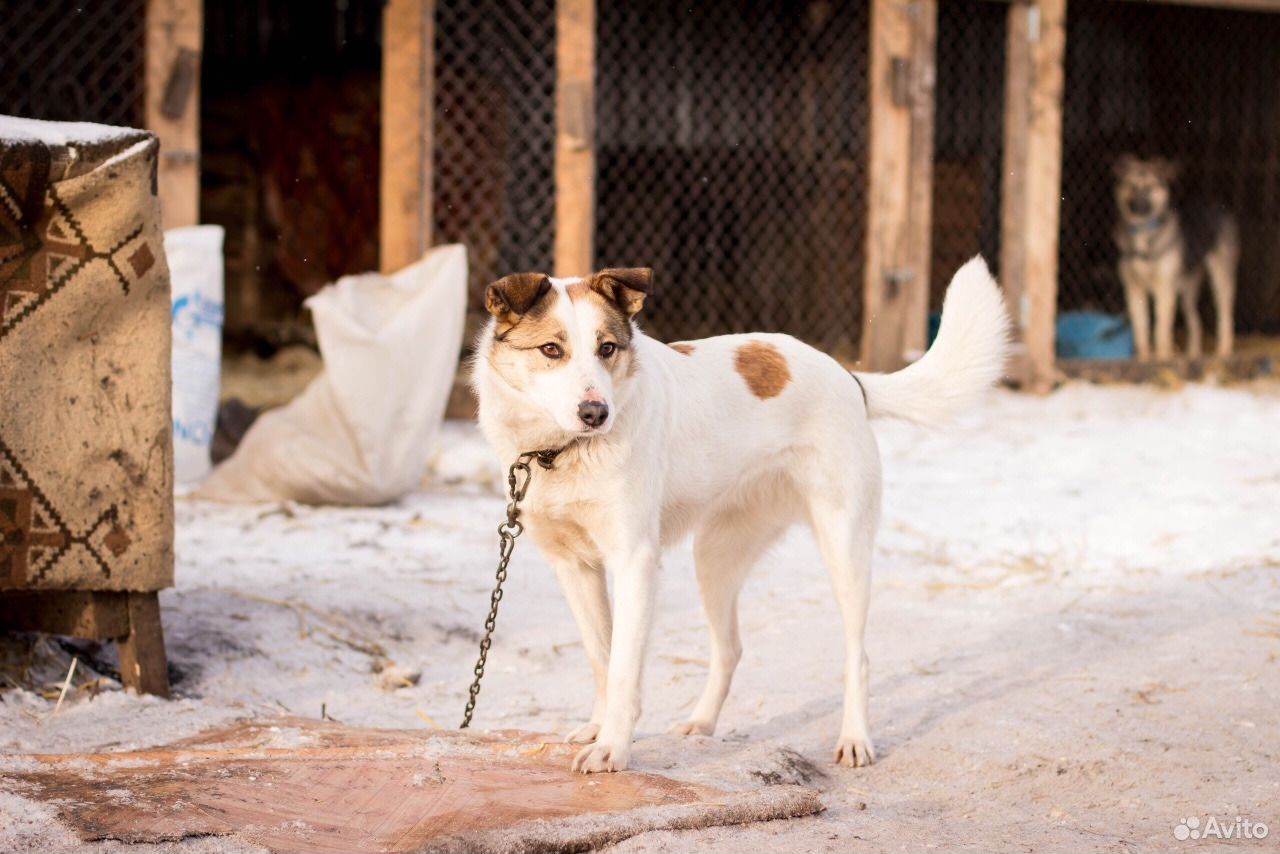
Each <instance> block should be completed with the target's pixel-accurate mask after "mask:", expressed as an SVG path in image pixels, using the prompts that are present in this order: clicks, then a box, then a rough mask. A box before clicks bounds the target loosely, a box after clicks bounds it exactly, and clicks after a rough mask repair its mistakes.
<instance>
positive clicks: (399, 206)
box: [379, 0, 436, 273]
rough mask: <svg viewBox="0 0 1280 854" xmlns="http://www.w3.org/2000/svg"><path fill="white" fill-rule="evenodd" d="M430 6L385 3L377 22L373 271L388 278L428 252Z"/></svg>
mask: <svg viewBox="0 0 1280 854" xmlns="http://www.w3.org/2000/svg"><path fill="white" fill-rule="evenodd" d="M435 20H436V11H435V0H388V2H387V4H386V8H385V9H384V11H383V19H382V44H383V48H382V166H381V172H382V175H381V188H380V197H381V202H380V223H379V266H380V267H381V268H382V271H383V272H384V273H392V272H395V271H396V270H399V269H401V268H403V267H406V266H408V265H409V264H412V263H413V262H414V261H417V260H418V259H419V258H421V257H422V256H423V254H425V253H426V251H427V250H428V249H430V248H431V242H432V234H431V231H432V225H433V221H432V214H433V207H432V199H433V188H432V171H433V170H432V166H433V163H432V161H433V132H434V124H433V123H434V121H435V110H434V107H435V103H434V99H435Z"/></svg>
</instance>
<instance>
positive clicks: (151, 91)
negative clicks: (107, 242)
mask: <svg viewBox="0 0 1280 854" xmlns="http://www.w3.org/2000/svg"><path fill="white" fill-rule="evenodd" d="M203 27H204V3H203V2H202V0H147V36H146V69H147V71H146V122H147V129H148V130H150V131H151V132H152V133H154V134H155V135H156V136H157V137H159V138H160V164H159V168H158V174H157V183H158V189H159V195H160V219H161V223H162V225H163V226H164V227H165V228H177V227H179V226H185V225H196V224H198V223H199V222H200V51H201V48H202V44H203V36H204V33H203Z"/></svg>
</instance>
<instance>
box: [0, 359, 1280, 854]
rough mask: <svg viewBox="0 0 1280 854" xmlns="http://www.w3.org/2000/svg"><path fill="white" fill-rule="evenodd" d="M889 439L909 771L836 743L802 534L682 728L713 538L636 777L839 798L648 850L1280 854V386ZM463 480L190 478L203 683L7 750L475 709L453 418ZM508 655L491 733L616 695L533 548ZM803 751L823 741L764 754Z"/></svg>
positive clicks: (661, 655) (882, 616)
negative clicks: (1212, 839)
mask: <svg viewBox="0 0 1280 854" xmlns="http://www.w3.org/2000/svg"><path fill="white" fill-rule="evenodd" d="M876 432H877V435H878V437H879V440H880V444H881V449H882V453H883V456H884V461H885V464H884V469H885V478H886V488H885V505H884V517H883V523H882V528H881V534H880V538H879V541H878V547H877V552H876V566H875V579H876V580H875V590H876V596H875V599H874V600H873V604H872V616H871V625H870V632H869V649H870V654H871V660H872V680H871V686H872V726H873V734H874V735H875V737H876V741H877V746H878V748H879V749H880V752H881V757H882V758H881V761H880V762H879V763H878V764H877V765H875V766H874V767H872V768H870V769H863V770H857V771H855V770H846V769H836V768H834V767H831V766H830V765H829V764H828V761H829V757H828V753H829V749H830V747H831V746H832V745H833V743H834V740H835V736H836V732H837V728H838V720H839V703H840V672H841V666H842V662H841V655H840V652H839V649H840V646H839V640H838V639H839V637H840V633H839V622H838V615H837V614H836V610H835V608H834V606H833V605H832V604H831V603H830V601H829V599H828V580H827V577H826V573H825V570H824V569H823V568H822V566H821V564H820V562H819V560H818V557H817V554H816V550H815V548H814V546H813V544H812V542H811V541H810V539H809V537H808V534H807V532H804V531H801V530H796V531H794V532H793V533H792V534H791V535H789V537H788V538H787V539H786V541H785V542H784V543H783V544H782V545H780V546H779V547H777V548H775V550H774V552H773V553H772V554H771V555H770V556H768V557H767V558H766V559H765V560H764V561H763V562H762V563H761V565H760V566H759V567H758V568H757V570H756V572H755V574H754V575H753V576H752V578H751V580H750V581H748V584H747V588H746V591H745V593H744V595H743V604H742V608H743V613H742V627H743V635H744V641H745V644H746V653H745V655H744V658H743V661H742V665H741V667H740V669H739V675H738V678H737V681H736V683H735V685H734V690H733V692H732V693H731V695H730V698H729V701H728V704H727V705H726V708H725V713H724V717H723V718H722V721H721V731H720V733H718V734H717V735H716V736H714V737H711V738H693V739H677V738H676V737H675V736H668V735H665V734H664V733H665V731H666V729H667V727H668V726H669V725H670V724H672V723H674V722H676V721H678V720H680V719H682V717H683V715H685V714H686V713H687V712H688V711H689V709H690V708H691V707H692V704H693V702H694V700H695V699H696V697H697V694H698V692H699V690H700V689H701V680H702V679H703V677H704V674H705V670H706V659H705V657H706V640H705V628H704V623H703V620H702V617H701V614H700V611H699V603H698V599H697V594H696V585H695V583H694V580H693V568H692V563H691V555H690V549H689V548H688V546H687V545H686V546H684V547H681V548H678V549H676V550H675V551H673V552H672V553H671V554H670V555H669V556H668V558H667V559H666V561H665V566H664V580H663V586H662V592H661V607H660V612H659V615H658V618H657V624H656V626H655V630H654V633H653V644H652V647H651V655H650V660H649V665H648V670H647V674H646V693H645V706H644V713H643V717H642V719H641V721H640V727H639V731H640V734H641V738H640V741H639V742H638V744H637V746H636V749H635V751H634V754H633V764H634V765H635V766H637V767H639V768H644V769H652V770H658V771H661V772H662V773H668V774H674V775H686V776H691V777H700V778H702V779H708V780H713V781H716V782H719V783H721V784H724V785H730V786H733V785H760V784H762V782H761V781H762V780H765V779H766V778H772V779H777V778H778V777H779V776H781V778H782V779H789V780H791V779H794V780H803V781H806V782H808V784H809V785H814V786H818V787H820V788H821V789H823V791H824V792H825V794H824V798H825V800H826V802H827V804H828V807H829V809H828V811H827V812H826V813H824V814H823V815H821V816H818V817H815V818H810V819H804V820H798V821H792V822H774V823H770V824H765V825H758V826H752V827H745V828H729V829H716V830H708V831H698V832H684V833H678V834H672V833H655V834H646V835H643V836H641V837H637V838H635V839H632V840H629V841H628V842H626V843H623V844H622V845H620V846H618V848H619V849H621V850H688V849H691V848H696V849H699V850H726V851H728V850H740V849H756V850H792V849H808V850H866V849H884V848H895V849H896V848H912V849H919V848H924V847H929V846H933V845H937V846H938V847H942V848H991V847H998V848H1024V849H1049V848H1052V849H1061V848H1076V849H1078V848H1103V849H1108V850H1120V849H1126V848H1132V847H1135V846H1136V847H1147V848H1150V847H1159V848H1169V847H1173V846H1175V845H1177V844H1178V843H1177V842H1175V839H1174V837H1173V835H1172V829H1173V827H1174V826H1175V825H1177V824H1178V823H1179V821H1180V819H1182V818H1186V817H1189V816H1198V817H1200V819H1201V821H1204V820H1205V818H1206V817H1207V816H1209V815H1215V816H1216V817H1217V818H1218V820H1219V821H1221V820H1222V819H1223V818H1224V817H1229V818H1230V819H1231V820H1234V818H1235V817H1236V816H1243V817H1245V818H1249V819H1251V820H1254V821H1263V822H1266V823H1268V824H1269V825H1270V826H1271V827H1273V828H1274V831H1273V833H1272V836H1271V838H1270V839H1269V840H1266V841H1261V842H1259V841H1254V842H1250V841H1248V840H1244V841H1242V842H1241V843H1238V844H1239V845H1243V846H1244V847H1249V846H1254V847H1265V846H1267V845H1270V846H1271V847H1273V848H1274V845H1275V844H1276V840H1277V839H1278V838H1280V747H1278V746H1277V745H1278V744H1280V740H1278V739H1277V735H1280V384H1277V383H1269V384H1268V383H1261V384H1253V385H1250V386H1242V387H1234V388H1215V387H1209V386H1191V387H1187V388H1185V389H1182V390H1180V391H1162V390H1156V389H1150V388H1135V387H1097V386H1085V385H1071V386H1067V387H1065V388H1063V389H1061V390H1059V391H1058V392H1056V393H1055V394H1053V395H1051V396H1049V397H1047V398H1036V397H1030V396H1021V395H1016V394H1013V393H1008V392H999V393H995V394H993V395H992V397H991V398H990V400H989V403H988V404H987V405H986V406H985V407H983V408H982V409H981V410H980V411H977V412H975V413H973V414H972V415H970V416H968V417H966V418H965V419H963V420H962V421H960V422H959V423H957V424H956V425H954V426H953V427H951V428H950V429H947V430H944V431H939V432H926V431H923V430H920V429H917V428H914V427H910V426H907V425H901V424H894V423H881V424H878V425H877V429H876ZM436 471H437V474H438V477H437V480H436V483H437V485H436V486H435V487H434V488H432V489H431V490H430V491H427V492H424V493H422V494H419V495H416V496H413V497H412V498H410V499H407V500H405V501H403V502H401V503H399V504H397V505H395V506H392V507H387V508H380V509H367V510H350V509H331V508H309V507H299V506H292V505H289V506H283V505H272V506H255V507H227V506H218V505H211V504H205V503H199V502H194V501H190V500H186V499H180V500H179V502H178V510H177V513H178V549H177V554H178V565H177V587H176V589H174V590H171V591H167V592H165V593H164V594H162V596H161V602H162V605H163V608H164V620H165V630H166V636H167V639H168V647H169V655H170V661H171V663H172V664H173V666H174V667H175V668H176V670H177V672H178V674H179V676H180V681H178V682H177V684H176V686H175V689H176V692H177V694H178V695H179V699H177V700H175V701H173V702H162V701H158V700H154V699H150V698H137V697H132V696H128V695H125V694H123V693H121V692H108V693H104V694H99V695H98V696H97V697H96V698H92V699H91V698H90V697H89V696H88V693H87V692H75V693H73V694H72V696H71V697H70V698H69V700H68V702H67V703H66V704H64V706H63V708H62V709H61V710H60V711H59V712H58V713H57V714H53V712H52V710H53V703H52V702H51V701H49V700H46V699H42V698H41V697H39V696H37V695H36V694H35V693H31V692H27V691H23V690H8V691H4V692H2V693H0V752H3V753H31V752H68V751H86V750H97V749H103V748H106V749H128V748H135V747H140V746H144V745H151V744H159V743H163V742H167V741H171V740H173V739H176V738H179V737H183V736H186V735H190V734H192V733H194V732H195V731H198V730H200V729H203V728H205V727H208V726H211V725H214V724H217V723H221V722H224V721H226V720H229V719H232V718H237V717H244V716H250V715H254V716H269V715H275V714H279V713H284V712H287V713H290V714H294V715H303V716H310V717H318V716H319V715H320V714H321V709H322V708H323V709H324V711H325V713H326V714H327V715H329V716H331V717H332V718H335V719H337V720H339V721H342V722H343V723H347V724H352V725H357V726H379V727H425V726H429V725H431V723H432V722H435V723H437V724H439V725H440V726H446V727H452V726H456V725H457V724H458V722H459V719H460V716H461V712H462V708H463V704H464V698H465V691H466V686H467V683H468V681H469V676H470V671H471V667H472V663H473V661H474V657H475V653H476V642H477V640H478V637H479V635H478V631H479V629H480V625H481V622H482V621H483V617H484V611H485V609H486V607H487V603H488V597H489V590H490V586H491V583H492V578H493V569H494V564H495V561H496V553H497V552H496V542H495V528H496V526H497V524H498V521H499V520H500V519H501V516H502V508H503V504H504V502H503V499H502V497H501V496H500V494H499V490H498V484H499V480H498V466H497V463H496V461H494V460H492V459H491V458H490V457H489V454H488V451H487V449H486V448H485V447H484V446H483V445H482V444H481V443H480V441H479V438H478V435H477V434H476V433H475V431H474V428H473V427H472V426H470V425H464V424H451V425H448V429H447V430H446V434H445V446H444V448H443V449H442V451H441V454H440V456H439V459H438V460H437V463H436ZM9 643H10V644H12V643H13V641H10V642H9ZM489 661H490V663H489V674H488V676H487V678H486V681H485V685H484V691H483V693H482V695H481V698H480V704H479V709H478V712H477V716H476V725H477V726H479V727H492V728H501V727H519V728H524V729H535V730H543V731H552V732H566V731H568V729H570V728H571V727H572V726H574V725H576V724H577V723H578V722H580V721H581V720H582V719H583V717H584V716H585V714H586V712H587V710H588V705H589V702H590V697H591V687H590V674H589V672H588V668H587V665H586V661H585V656H584V654H583V651H582V647H581V644H580V642H579V641H578V637H577V632H576V629H575V628H574V625H573V621H572V619H571V617H570V615H569V611H568V608H567V606H566V605H565V604H564V602H563V600H562V598H561V596H560V594H559V592H558V590H557V588H556V585H555V581H554V578H553V576H552V573H551V572H550V570H549V569H548V568H547V567H546V566H545V564H544V563H543V562H542V560H541V559H540V558H539V557H538V555H537V553H536V550H535V548H534V547H533V544H532V543H531V542H526V541H522V542H520V543H519V545H518V547H517V550H516V556H515V559H514V561H513V564H512V573H511V578H510V581H509V582H508V585H507V592H506V598H505V599H504V602H503V606H502V612H501V615H500V618H499V626H498V634H497V638H496V642H495V646H494V649H493V652H492V653H491V655H490V659H489ZM388 662H390V663H388ZM378 668H381V672H375V669H378ZM415 680H416V681H415ZM783 748H786V749H788V750H793V751H795V752H796V753H797V754H798V756H797V757H796V761H795V762H794V763H790V764H787V767H786V768H782V769H780V770H778V771H777V772H776V773H772V774H771V773H766V772H762V771H761V770H760V768H761V767H762V765H761V763H766V764H767V762H769V761H773V760H771V759H768V757H770V756H775V757H776V756H777V755H779V754H778V751H779V750H780V749H783ZM787 755H791V754H787ZM784 764H786V763H784ZM2 773H3V769H2V768H0V776H2ZM0 788H3V786H0ZM74 844H75V840H74V837H71V836H68V835H66V831H65V830H63V829H60V828H58V827H57V826H56V822H55V820H54V819H52V818H51V817H50V813H49V812H48V811H47V810H46V809H45V808H43V807H39V806H37V805H35V804H32V803H31V802H29V801H25V800H23V799H21V798H20V797H16V796H14V795H4V794H0V850H5V851H9V850H22V849H26V848H41V847H50V846H53V847H59V848H62V847H68V846H72V845H74ZM220 844H222V843H220V842H218V841H217V840H203V841H202V842H201V843H200V846H201V849H202V850H210V848H211V847H212V848H216V847H218V846H219V845H220ZM227 844H228V845H229V846H230V847H235V846H234V845H233V844H231V843H229V842H228V843H227ZM1205 844H1208V843H1201V845H1202V847H1203V845H1205Z"/></svg>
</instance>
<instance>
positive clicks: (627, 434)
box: [473, 258, 1008, 773]
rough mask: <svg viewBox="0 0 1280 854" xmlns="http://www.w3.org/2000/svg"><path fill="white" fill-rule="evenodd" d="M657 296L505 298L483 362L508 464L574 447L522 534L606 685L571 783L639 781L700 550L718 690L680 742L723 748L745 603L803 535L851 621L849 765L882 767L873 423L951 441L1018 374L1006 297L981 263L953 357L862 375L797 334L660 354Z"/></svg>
mask: <svg viewBox="0 0 1280 854" xmlns="http://www.w3.org/2000/svg"><path fill="white" fill-rule="evenodd" d="M650 279H651V273H650V271H649V270H647V269H614V270H602V271H600V272H598V273H596V274H594V275H591V276H586V277H584V278H579V279H553V278H550V277H548V276H545V275H542V274H540V273H521V274H517V275H513V276H507V277H506V278H504V279H501V280H500V281H497V282H494V283H493V284H492V285H490V286H489V289H488V292H487V294H486V307H487V308H488V310H489V313H490V314H491V315H492V319H491V320H490V322H489V324H488V325H487V328H486V329H485V330H484V331H483V332H482V333H481V335H480V338H479V341H478V347H477V353H476V358H475V364H474V377H473V383H474V387H475V390H476V393H477V395H478V396H479V400H480V427H481V429H482V431H483V432H484V434H485V437H486V438H487V439H488V440H489V442H490V443H491V444H492V445H493V447H494V448H495V450H496V451H497V452H498V455H499V457H500V458H501V460H502V461H503V463H504V465H506V464H510V463H511V462H512V461H514V460H515V459H516V457H517V456H519V455H520V454H521V453H524V452H527V451H537V450H543V449H559V448H563V449H564V450H563V451H562V452H561V453H560V454H559V456H558V457H557V459H556V461H555V465H554V468H553V469H552V470H549V471H544V470H541V469H539V470H537V472H536V474H535V476H534V477H533V480H532V484H531V486H530V489H529V492H528V495H527V498H526V499H525V508H524V516H523V519H524V521H525V523H526V525H527V528H528V530H529V533H530V534H531V535H532V536H533V538H534V539H535V541H536V542H537V543H538V546H539V548H540V549H541V550H542V553H543V555H544V556H545V557H546V559H547V562H548V563H550V564H551V566H552V567H553V568H554V569H555V572H556V574H557V576H558V577H559V580H560V583H561V585H562V587H563V588H564V592H565V595H566V597H567V598H568V600H569V605H570V607H571V609H572V611H573V614H574V617H575V618H576V620H577V623H578V627H579V629H580V630H581V632H582V637H583V642H584V644H585V646H586V651H587V656H588V658H589V659H590V661H591V666H592V668H593V669H594V671H595V685H596V691H595V705H594V707H593V710H592V713H591V718H590V720H589V721H588V722H587V723H586V724H585V725H583V726H582V727H580V728H578V729H577V730H576V731H575V732H573V733H572V734H571V735H570V736H569V738H570V740H572V741H576V742H584V743H586V742H589V744H587V746H586V747H584V748H583V749H582V750H581V751H580V752H579V753H578V754H577V756H576V757H575V758H574V760H573V768H574V769H575V770H580V771H583V772H584V773H585V772H593V771H618V770H622V769H623V768H626V767H627V763H628V761H629V757H630V753H631V741H632V735H633V732H634V729H635V724H636V719H637V717H638V716H639V713H640V681H641V665H642V662H643V660H644V651H645V646H646V643H647V640H648V631H649V624H650V618H651V617H652V616H653V609H654V600H655V585H656V584H657V581H658V566H659V560H660V558H661V554H662V551H663V550H664V549H665V548H667V547H668V546H671V545H672V544H674V543H676V542H678V541H680V540H681V539H683V538H684V537H685V536H687V535H689V534H690V533H692V534H693V537H694V558H695V562H696V567H697V570H696V571H697V576H698V584H699V588H700V590H701V594H702V601H703V606H704V609H705V611H706V614H707V619H708V621H709V622H710V626H711V657H710V676H709V679H708V681H707V686H706V690H705V691H704V692H703V694H702V698H701V699H700V700H699V701H698V703H697V706H696V707H695V709H694V711H693V714H692V716H691V717H690V718H689V720H688V721H686V722H684V723H681V724H679V725H677V726H676V727H675V729H674V732H676V733H679V734H686V735H688V734H710V733H712V732H713V731H714V730H715V727H716V721H717V718H718V717H719V715H720V708H721V705H722V704H723V703H724V699H725V696H726V694H727V693H728V691H729V682H730V680H731V679H732V677H733V671H734V668H735V667H736V665H737V663H738V659H739V657H740V655H741V651H742V644H741V641H740V639H739V637H738V620H737V600H738V592H739V590H740V589H741V587H742V583H743V581H744V579H745V578H746V575H747V572H748V570H750V568H751V566H752V564H753V563H754V562H755V560H756V558H758V557H759V556H760V554H761V553H762V552H763V551H764V550H765V549H766V548H767V547H768V546H769V545H770V544H771V543H772V542H774V541H775V540H776V539H777V538H778V537H779V536H780V535H781V534H782V533H783V532H784V531H785V530H786V529H787V528H789V527H790V526H791V525H792V524H794V523H796V522H805V523H808V525H809V526H810V527H811V528H812V529H813V532H814V534H815V535H816V537H817V542H818V546H819V549H820V551H821V553H822V556H823V560H824V562H825V563H826V564H827V568H828V569H829V570H830V572H831V577H832V581H833V586H834V592H835V599H836V603H837V605H838V606H839V608H840V611H841V614H842V616H843V619H844V626H845V644H844V646H845V655H846V662H845V688H844V716H843V722H842V725H841V728H840V737H839V740H838V742H837V743H836V748H835V759H836V761H837V762H839V763H841V764H843V765H849V766H855V765H865V764H869V763H870V762H872V761H873V760H874V758H875V751H874V748H873V747H872V743H871V734H870V731H869V729H868V726H867V657H866V654H865V652H864V650H863V633H864V632H863V630H864V626H865V624H866V617H867V606H868V598H869V594H870V576H871V551H872V542H873V540H874V537H875V532H876V526H877V523H878V519H879V515H880V458H879V452H878V450H877V448H876V441H875V437H874V436H873V435H872V432H871V429H870V426H869V423H868V422H869V420H870V419H873V418H877V417H882V416H887V417H895V418H903V419H908V420H911V421H916V422H919V423H924V424H935V423H939V422H941V421H942V420H943V419H945V418H947V417H948V416H949V415H951V414H952V413H954V412H956V411H958V410H960V409H963V408H965V407H967V406H969V405H970V404H971V403H972V402H973V401H974V400H975V399H976V398H977V397H978V395H980V394H981V393H982V392H983V391H985V390H986V389H987V388H988V387H989V386H990V385H991V384H992V383H993V382H994V381H995V380H996V379H997V378H998V377H999V376H1000V374H1001V372H1002V369H1003V365H1004V361H1005V353H1006V347H1007V328H1008V321H1007V318H1006V315H1005V309H1004V301H1003V298H1002V297H1001V294H1000V291H999V289H998V288H997V287H996V284H995V281H994V280H993V279H992V278H991V275H990V273H989V272H988V271H987V268H986V265H985V264H984V263H983V262H982V260H981V259H980V258H975V259H974V260H972V261H970V262H969V263H968V264H966V265H965V266H964V267H963V268H961V269H960V271H959V272H958V273H957V274H956V276H955V278H954V279H953V280H952V282H951V286H950V288H949V290H948V292H947V296H946V301H945V305H944V310H943V316H942V326H941V329H940V331H939V333H938V338H937V341H936V342H935V343H934V345H933V347H932V348H931V349H930V350H929V352H928V353H926V354H925V356H924V357H923V358H922V359H920V361H918V362H916V363H915V364H913V365H911V366H909V367H907V368H905V369H904V370H901V371H898V372H897V373H893V374H873V373H858V374H854V375H851V374H850V373H849V372H848V371H847V370H845V369H844V368H842V367H841V366H840V365H839V364H838V363H837V362H836V361H835V360H834V359H832V358H830V357H829V356H827V355H826V354H824V353H821V352H819V351H818V350H815V349H813V348H812V347H809V346H807V345H805V344H803V343H801V342H800V341H797V340H796V339H794V338H791V337H790V336H787V335H772V334H754V335H725V336H721V337H717V338H708V339H705V340H701V341H690V342H686V343H680V344H671V345H667V344H663V343H661V342H659V341H656V340H654V339H652V338H649V337H648V336H646V335H645V334H644V333H642V332H641V331H640V329H639V328H638V327H637V325H636V323H635V316H636V314H637V312H639V311H640V308H641V306H642V305H643V303H644V300H645V297H646V295H648V294H649V292H650ZM606 573H608V574H609V575H612V576H613V585H614V591H613V608H612V609H611V608H610V602H609V592H608V585H607V583H606Z"/></svg>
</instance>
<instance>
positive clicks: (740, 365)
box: [733, 341, 791, 400]
mask: <svg viewBox="0 0 1280 854" xmlns="http://www.w3.org/2000/svg"><path fill="white" fill-rule="evenodd" d="M733 366H734V368H735V369H736V370H737V371H738V374H739V375H741V377H742V378H743V379H744V380H746V382H747V388H749V389H751V393H752V394H754V395H755V396H756V397H758V398H760V399H761V400H768V399H769V398H771V397H777V396H778V395H780V394H782V390H783V389H784V388H786V387H787V383H789V382H791V368H789V367H788V366H787V359H786V357H785V356H783V355H782V353H781V352H780V351H779V350H778V348H777V347H775V346H773V345H772V344H770V343H769V342H768V341H748V342H747V343H746V344H743V345H742V346H741V347H739V348H738V351H737V353H735V354H734V357H733Z"/></svg>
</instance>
